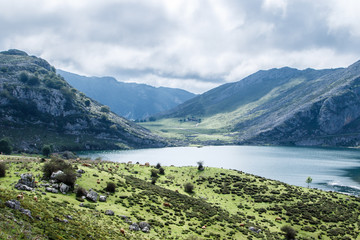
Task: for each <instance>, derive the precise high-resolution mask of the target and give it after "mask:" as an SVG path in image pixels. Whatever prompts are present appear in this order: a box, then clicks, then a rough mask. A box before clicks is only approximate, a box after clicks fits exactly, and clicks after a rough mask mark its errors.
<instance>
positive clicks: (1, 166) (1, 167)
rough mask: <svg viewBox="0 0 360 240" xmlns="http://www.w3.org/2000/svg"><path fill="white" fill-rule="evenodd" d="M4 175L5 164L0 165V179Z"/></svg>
mask: <svg viewBox="0 0 360 240" xmlns="http://www.w3.org/2000/svg"><path fill="white" fill-rule="evenodd" d="M5 175H6V165H5V163H3V162H2V163H0V177H5Z"/></svg>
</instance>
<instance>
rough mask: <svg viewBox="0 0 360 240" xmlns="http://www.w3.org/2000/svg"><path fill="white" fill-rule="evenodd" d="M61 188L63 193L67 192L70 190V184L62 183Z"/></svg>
mask: <svg viewBox="0 0 360 240" xmlns="http://www.w3.org/2000/svg"><path fill="white" fill-rule="evenodd" d="M59 190H60V192H61V193H62V194H66V193H67V192H68V191H69V190H70V186H68V185H66V184H65V183H61V184H60V188H59Z"/></svg>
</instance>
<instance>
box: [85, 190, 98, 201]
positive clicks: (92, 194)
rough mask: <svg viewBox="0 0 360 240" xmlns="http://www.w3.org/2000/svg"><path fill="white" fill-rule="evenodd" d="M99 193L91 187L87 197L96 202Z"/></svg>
mask: <svg viewBox="0 0 360 240" xmlns="http://www.w3.org/2000/svg"><path fill="white" fill-rule="evenodd" d="M98 195H99V194H98V193H97V192H95V191H94V190H92V189H90V190H89V191H88V193H87V194H86V198H88V199H89V200H91V201H93V202H96V201H97V198H98Z"/></svg>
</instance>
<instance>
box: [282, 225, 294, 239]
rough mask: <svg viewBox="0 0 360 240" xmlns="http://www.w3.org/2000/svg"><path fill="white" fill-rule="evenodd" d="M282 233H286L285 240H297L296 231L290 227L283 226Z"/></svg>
mask: <svg viewBox="0 0 360 240" xmlns="http://www.w3.org/2000/svg"><path fill="white" fill-rule="evenodd" d="M281 231H283V232H284V234H285V238H286V239H288V240H291V239H295V237H296V231H295V229H293V228H292V227H290V226H289V225H286V226H282V227H281Z"/></svg>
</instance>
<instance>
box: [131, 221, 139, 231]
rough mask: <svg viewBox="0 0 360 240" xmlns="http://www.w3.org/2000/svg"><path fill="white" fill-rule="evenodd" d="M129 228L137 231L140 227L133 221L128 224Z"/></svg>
mask: <svg viewBox="0 0 360 240" xmlns="http://www.w3.org/2000/svg"><path fill="white" fill-rule="evenodd" d="M129 230H131V231H139V230H140V227H139V225H138V224H137V223H133V224H131V225H130V226H129Z"/></svg>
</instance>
